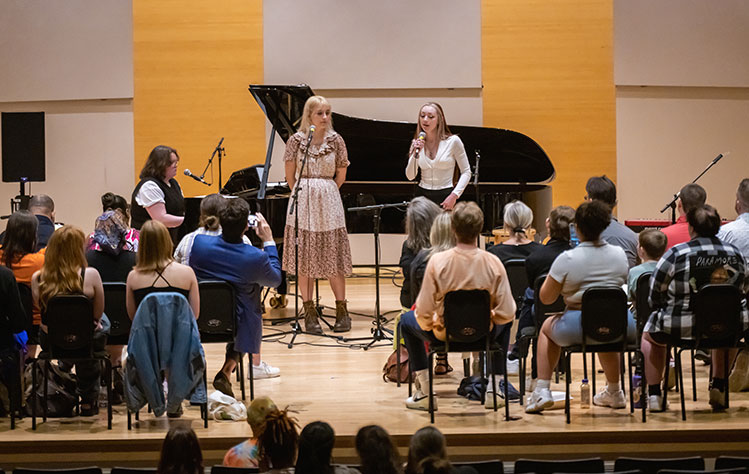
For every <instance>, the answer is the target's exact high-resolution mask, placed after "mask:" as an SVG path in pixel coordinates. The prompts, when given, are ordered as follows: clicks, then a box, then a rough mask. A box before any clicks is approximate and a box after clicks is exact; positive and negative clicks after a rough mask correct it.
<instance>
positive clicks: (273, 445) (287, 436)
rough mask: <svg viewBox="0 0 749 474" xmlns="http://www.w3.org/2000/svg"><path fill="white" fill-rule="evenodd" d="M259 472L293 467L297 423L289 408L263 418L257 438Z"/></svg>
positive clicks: (297, 441) (295, 451) (296, 446)
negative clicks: (290, 414)
mask: <svg viewBox="0 0 749 474" xmlns="http://www.w3.org/2000/svg"><path fill="white" fill-rule="evenodd" d="M257 447H258V456H259V458H260V468H261V469H260V470H261V471H264V470H269V469H285V468H288V467H293V466H294V462H295V459H296V453H297V448H298V447H299V423H298V422H297V419H296V418H293V417H290V416H289V408H288V407H286V408H284V409H283V410H278V409H276V410H273V411H271V412H269V413H268V415H267V416H266V417H265V421H264V422H263V424H262V425H261V427H260V433H259V434H258V436H257Z"/></svg>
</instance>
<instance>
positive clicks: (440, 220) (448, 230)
mask: <svg viewBox="0 0 749 474" xmlns="http://www.w3.org/2000/svg"><path fill="white" fill-rule="evenodd" d="M429 202H430V203H431V202H432V201H429ZM429 243H430V247H428V248H423V249H421V250H419V253H418V254H416V256H415V257H414V259H413V261H412V262H411V265H410V267H411V268H410V274H409V275H408V279H409V281H410V287H411V294H410V295H409V302H410V304H409V305H408V307H409V308H411V307H413V305H414V303H415V302H416V297H417V296H419V291H420V290H421V283H422V282H423V281H424V272H425V271H426V268H427V263H428V262H429V258H430V257H431V256H432V255H434V254H436V253H439V252H442V251H444V250H448V249H451V248H453V247H455V232H453V228H452V217H451V214H450V213H449V212H444V211H442V210H440V213H439V214H437V217H436V218H435V219H434V222H433V223H432V228H431V229H430V231H429ZM399 321H400V318H398V321H396V324H398V323H399ZM452 370H453V368H452V367H450V364H449V363H448V362H447V353H443V352H439V353H437V356H436V362H435V364H434V375H446V374H448V373H450V372H452Z"/></svg>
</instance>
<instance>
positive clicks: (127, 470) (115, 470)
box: [110, 466, 159, 474]
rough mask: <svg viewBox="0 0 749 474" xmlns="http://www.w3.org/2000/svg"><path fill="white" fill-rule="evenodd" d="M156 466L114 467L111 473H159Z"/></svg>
mask: <svg viewBox="0 0 749 474" xmlns="http://www.w3.org/2000/svg"><path fill="white" fill-rule="evenodd" d="M158 472H159V470H158V469H157V468H155V467H116V466H115V467H113V468H112V470H111V471H110V474H157V473H158Z"/></svg>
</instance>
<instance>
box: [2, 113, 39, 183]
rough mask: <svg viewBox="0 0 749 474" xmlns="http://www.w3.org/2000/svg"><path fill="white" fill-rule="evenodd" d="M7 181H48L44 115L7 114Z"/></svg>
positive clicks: (4, 126) (4, 127) (4, 149)
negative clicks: (46, 178) (46, 176)
mask: <svg viewBox="0 0 749 474" xmlns="http://www.w3.org/2000/svg"><path fill="white" fill-rule="evenodd" d="M1 125H2V153H3V182H6V183H17V182H19V181H21V179H22V178H25V179H26V180H27V181H44V180H45V146H44V112H3V113H2V119H1Z"/></svg>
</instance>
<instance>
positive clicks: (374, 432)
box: [355, 425, 403, 474]
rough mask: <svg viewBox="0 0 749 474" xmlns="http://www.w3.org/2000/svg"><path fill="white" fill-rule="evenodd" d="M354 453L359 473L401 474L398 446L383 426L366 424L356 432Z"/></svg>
mask: <svg viewBox="0 0 749 474" xmlns="http://www.w3.org/2000/svg"><path fill="white" fill-rule="evenodd" d="M355 444H356V454H358V455H359V471H360V472H361V474H401V473H402V472H403V469H402V468H401V460H400V456H399V455H398V448H397V447H396V446H395V443H394V442H393V439H392V438H391V437H390V435H389V434H388V432H387V431H385V429H384V428H382V427H381V426H378V425H367V426H363V427H362V428H360V429H359V432H358V433H356V441H355Z"/></svg>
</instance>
